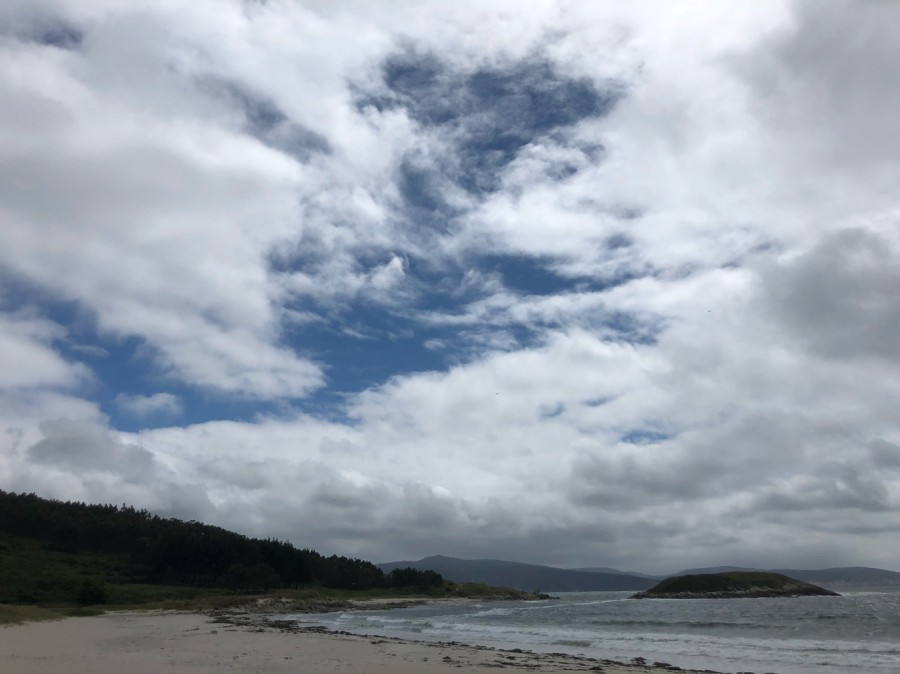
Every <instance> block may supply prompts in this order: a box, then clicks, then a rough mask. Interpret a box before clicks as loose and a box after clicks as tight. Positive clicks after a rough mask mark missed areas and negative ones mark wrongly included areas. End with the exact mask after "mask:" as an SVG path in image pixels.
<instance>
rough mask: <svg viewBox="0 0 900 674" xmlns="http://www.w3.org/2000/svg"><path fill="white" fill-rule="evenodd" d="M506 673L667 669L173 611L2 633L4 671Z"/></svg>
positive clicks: (623, 673) (615, 673)
mask: <svg viewBox="0 0 900 674" xmlns="http://www.w3.org/2000/svg"><path fill="white" fill-rule="evenodd" d="M501 669H502V670H503V671H504V672H507V673H508V674H519V673H525V672H532V673H533V672H586V671H593V672H606V674H638V673H640V672H663V671H667V668H665V667H663V666H654V665H653V663H647V664H646V665H640V664H638V665H635V664H623V663H613V662H610V661H605V660H594V659H590V658H581V657H577V656H566V655H560V654H555V655H554V654H539V653H528V652H521V651H515V650H497V649H488V648H479V647H469V646H463V645H460V644H430V643H423V642H414V641H404V640H399V639H386V638H383V637H365V636H356V635H350V634H344V633H332V632H325V631H321V630H319V629H317V628H312V629H303V628H297V627H295V626H293V625H291V624H279V623H272V624H260V623H253V624H244V625H235V624H231V623H229V622H227V621H223V619H222V618H214V617H211V616H208V615H205V614H201V613H183V612H172V611H147V612H115V613H109V614H106V615H102V616H97V617H90V618H68V619H66V620H60V621H55V622H40V623H29V624H26V625H17V626H10V627H2V628H0V672H3V674H82V673H83V674H159V673H160V672H166V673H170V674H206V673H209V674H212V673H213V672H215V673H219V674H221V672H246V673H250V672H253V673H256V672H265V673H272V674H281V673H284V674H288V673H291V674H300V673H302V674H310V673H318V672H322V673H325V672H344V673H347V674H382V673H384V674H388V673H392V672H397V673H400V674H406V673H409V674H412V673H413V672H417V673H421V674H437V673H444V674H452V673H454V672H485V673H486V672H496V671H497V670H501ZM680 671H682V672H685V673H688V674H689V670H680Z"/></svg>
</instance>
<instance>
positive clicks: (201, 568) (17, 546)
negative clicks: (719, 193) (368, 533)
mask: <svg viewBox="0 0 900 674" xmlns="http://www.w3.org/2000/svg"><path fill="white" fill-rule="evenodd" d="M146 584H150V585H166V586H171V587H178V586H186V587H187V586H189V587H199V588H221V589H227V590H231V591H266V590H270V589H274V588H282V587H295V588H296V587H300V586H305V585H320V586H323V587H327V588H338V589H352V590H364V589H372V588H381V587H398V588H400V587H415V588H420V589H427V588H435V587H439V586H441V585H442V584H443V579H442V577H441V576H440V575H439V574H437V573H434V572H423V571H416V570H413V569H398V570H396V571H392V572H391V573H390V574H384V573H383V572H382V571H381V570H380V569H379V568H378V567H376V566H375V565H374V564H372V563H371V562H367V561H364V560H361V559H351V558H347V557H339V556H336V555H333V556H330V557H325V556H323V555H321V554H319V553H318V552H315V551H314V550H308V549H298V548H295V547H294V546H293V545H292V544H291V543H288V542H286V541H279V540H274V539H257V538H248V537H247V536H243V535H241V534H237V533H234V532H232V531H227V530H226V529H222V528H220V527H215V526H210V525H208V524H201V523H200V522H194V521H191V522H184V521H182V520H178V519H166V518H161V517H159V516H157V515H153V514H152V513H150V512H148V511H146V510H136V509H135V508H133V507H130V506H126V505H122V506H114V505H87V504H84V503H72V502H66V503H64V502H61V501H53V500H48V499H43V498H40V497H38V496H36V495H34V494H16V493H9V492H4V491H2V490H0V603H41V602H48V601H49V602H52V601H73V602H79V603H103V602H105V601H109V600H114V599H116V598H117V597H115V596H111V594H112V595H115V594H116V593H118V595H120V597H127V596H133V595H134V594H135V593H134V592H131V594H130V595H129V591H128V590H129V588H128V586H134V587H138V586H140V585H146ZM116 588H118V589H116ZM132 589H133V588H132Z"/></svg>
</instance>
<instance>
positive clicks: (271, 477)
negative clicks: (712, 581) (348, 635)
mask: <svg viewBox="0 0 900 674" xmlns="http://www.w3.org/2000/svg"><path fill="white" fill-rule="evenodd" d="M898 22H900V4H898V3H895V2H892V1H890V0H859V1H850V0H833V1H830V2H827V3H826V2H814V1H812V0H807V1H801V2H785V1H782V0H759V1H756V2H752V3H750V2H745V3H722V2H718V1H716V0H709V1H707V2H701V1H697V2H687V1H685V2H678V3H660V2H655V1H652V0H645V1H644V2H628V3H623V2H614V1H608V2H590V3H587V2H577V1H573V2H567V1H563V0H534V1H533V2H527V3H522V2H518V1H515V0H477V1H476V0H458V1H455V2H442V1H437V0H421V1H419V2H415V3H409V2H405V1H402V0H383V1H380V2H377V3H376V2H368V1H363V0H334V1H329V2H303V1H300V0H295V1H291V0H271V1H268V2H251V1H249V0H247V1H245V2H242V1H239V0H194V1H192V2H190V3H185V2H181V1H176V0H159V1H158V2H153V3H137V2H133V1H132V0H90V1H89V2H69V1H67V0H37V1H36V0H7V1H6V2H4V3H3V4H2V7H0V430H2V432H0V488H2V489H5V490H8V491H17V492H35V493H37V494H39V495H41V496H44V497H49V498H57V499H63V500H77V501H85V502H102V503H113V504H121V503H128V504H133V505H135V506H137V507H141V508H147V509H149V510H152V511H153V512H156V513H159V514H161V515H165V516H172V517H180V518H185V519H197V520H201V521H204V522H209V523H212V524H217V525H220V526H224V527H227V528H230V529H233V530H236V531H240V532H242V533H245V534H248V535H253V536H263V537H269V536H272V537H277V538H281V539H285V540H290V541H292V542H293V543H294V544H296V545H298V546H300V547H312V548H315V549H317V550H319V551H320V552H322V553H324V554H343V555H350V556H354V557H362V558H365V559H370V560H373V561H389V560H396V559H418V558H420V557H423V556H425V555H430V554H445V555H453V556H458V557H465V558H501V559H513V560H518V561H524V562H534V563H542V564H551V565H555V566H569V567H580V566H581V567H583V566H610V567H616V568H622V569H628V570H635V571H642V572H650V573H665V572H668V571H674V570H676V569H679V568H685V567H692V566H694V567H695V566H709V565H717V564H733V565H747V566H760V567H770V568H771V567H789V568H790V567H793V568H824V567H830V566H845V565H867V566H880V567H882V568H891V569H898V566H897V561H896V560H897V558H898V556H900V535H898V534H900V411H898V410H900V339H898V334H900V300H898V298H900V264H897V260H898V255H900V227H898V224H900V196H898V195H900V189H898V188H900V133H898V132H897V120H898V119H900V69H898V68H897V67H896V64H897V63H898V62H900V41H898V40H897V39H896V31H895V26H896V25H897V24H898Z"/></svg>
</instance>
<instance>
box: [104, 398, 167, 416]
mask: <svg viewBox="0 0 900 674" xmlns="http://www.w3.org/2000/svg"><path fill="white" fill-rule="evenodd" d="M115 404H116V405H117V406H118V407H119V408H120V409H121V410H122V411H123V412H125V413H126V414H130V415H132V416H136V417H147V416H151V415H156V414H159V415H163V416H169V417H172V416H178V415H179V414H181V411H182V407H181V400H180V399H179V398H178V396H176V395H173V394H171V393H154V394H153V395H128V394H125V393H119V394H118V395H117V396H116V398H115Z"/></svg>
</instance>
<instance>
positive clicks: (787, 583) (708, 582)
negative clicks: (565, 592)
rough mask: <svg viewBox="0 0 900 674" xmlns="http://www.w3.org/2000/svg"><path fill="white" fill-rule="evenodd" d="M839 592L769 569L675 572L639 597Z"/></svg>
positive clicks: (637, 595) (798, 594) (751, 595)
mask: <svg viewBox="0 0 900 674" xmlns="http://www.w3.org/2000/svg"><path fill="white" fill-rule="evenodd" d="M827 594H835V593H834V592H831V591H830V590H825V589H823V588H821V587H818V586H817V585H812V584H810V583H805V582H803V581H801V580H796V579H795V578H789V577H788V576H785V575H782V574H780V573H772V572H768V571H728V572H725V573H704V574H696V575H685V576H672V577H671V578H666V579H665V580H663V581H660V582H659V583H658V584H656V585H654V586H653V587H651V588H650V589H649V590H647V591H646V592H639V593H638V594H636V595H634V596H635V597H636V598H639V599H641V598H648V597H649V598H665V597H686V598H700V597H709V598H719V597H776V596H801V595H827Z"/></svg>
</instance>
